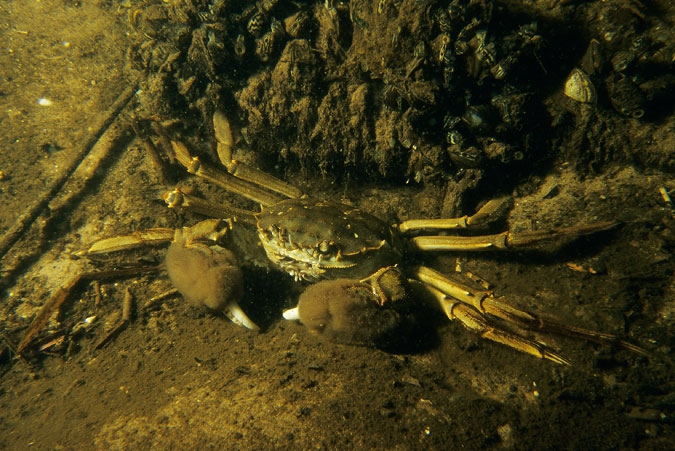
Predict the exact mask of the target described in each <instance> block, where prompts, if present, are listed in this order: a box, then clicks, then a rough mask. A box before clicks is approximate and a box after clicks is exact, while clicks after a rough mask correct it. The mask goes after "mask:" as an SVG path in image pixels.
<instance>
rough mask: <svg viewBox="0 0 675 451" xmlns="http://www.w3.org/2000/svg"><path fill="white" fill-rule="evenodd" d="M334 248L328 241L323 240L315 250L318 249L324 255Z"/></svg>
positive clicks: (332, 243) (333, 244)
mask: <svg viewBox="0 0 675 451" xmlns="http://www.w3.org/2000/svg"><path fill="white" fill-rule="evenodd" d="M334 246H335V243H334V242H332V241H328V240H323V241H322V242H320V243H319V245H318V246H317V249H319V252H321V253H322V254H326V253H328V251H330V250H331V249H332V248H333V247H334Z"/></svg>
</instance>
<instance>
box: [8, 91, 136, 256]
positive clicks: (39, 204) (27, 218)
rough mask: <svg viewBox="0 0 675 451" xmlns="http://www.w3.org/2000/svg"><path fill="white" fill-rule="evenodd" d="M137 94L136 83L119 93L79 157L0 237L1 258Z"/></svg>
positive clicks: (79, 153)
mask: <svg viewBox="0 0 675 451" xmlns="http://www.w3.org/2000/svg"><path fill="white" fill-rule="evenodd" d="M135 94H136V84H133V85H132V86H130V87H128V88H127V89H125V90H124V91H123V92H122V93H121V94H120V95H119V97H118V98H117V100H116V101H115V103H114V104H113V105H112V106H111V107H110V109H109V110H108V111H107V112H106V114H105V118H104V119H103V120H102V122H101V123H100V124H99V126H98V127H95V132H94V134H93V136H92V137H91V139H89V140H88V141H87V142H86V143H85V145H84V146H82V149H80V151H79V152H78V154H77V157H76V158H75V159H74V160H73V161H72V162H71V163H70V165H69V166H68V167H67V168H66V169H65V170H64V171H63V172H62V173H61V175H60V176H59V177H57V178H56V180H54V181H53V182H52V183H51V184H50V185H49V187H48V189H47V191H46V193H45V194H44V195H43V196H42V197H41V198H40V199H38V200H37V201H36V202H35V203H33V205H31V206H29V207H28V209H27V210H26V212H25V213H23V214H22V215H21V216H19V218H18V219H17V220H16V222H15V223H14V225H12V227H10V228H9V230H8V231H7V232H6V233H5V234H4V236H3V237H2V238H1V239H0V258H2V257H4V255H5V254H6V253H7V251H9V249H11V248H12V246H14V244H15V243H16V242H17V241H18V240H19V238H20V237H21V235H23V233H24V232H25V231H26V230H27V229H28V227H30V225H31V224H32V223H33V222H34V221H35V219H36V218H37V217H38V216H39V215H40V213H42V211H43V210H44V209H45V207H47V205H48V204H49V203H50V201H51V200H52V199H53V198H54V197H55V196H56V195H57V194H58V192H59V191H60V190H61V188H63V185H65V183H66V182H67V181H68V179H69V178H70V177H71V175H72V174H73V173H74V172H75V170H76V169H77V168H78V166H79V165H80V163H82V161H83V160H84V159H85V157H86V156H87V155H88V154H89V152H90V151H91V150H92V149H93V147H94V146H95V145H96V143H97V142H98V141H99V140H100V139H101V137H102V136H103V134H104V133H105V132H106V131H107V130H108V128H109V127H110V126H111V124H112V123H113V121H114V120H115V119H116V118H117V116H118V115H119V114H120V112H121V111H122V110H123V109H124V107H126V106H127V104H128V103H129V101H130V100H131V99H132V98H133V96H134V95H135Z"/></svg>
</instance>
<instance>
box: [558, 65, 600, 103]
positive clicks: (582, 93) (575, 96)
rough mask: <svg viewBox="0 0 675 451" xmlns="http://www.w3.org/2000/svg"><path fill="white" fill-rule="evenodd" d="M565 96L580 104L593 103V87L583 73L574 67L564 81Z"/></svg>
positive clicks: (594, 97)
mask: <svg viewBox="0 0 675 451" xmlns="http://www.w3.org/2000/svg"><path fill="white" fill-rule="evenodd" d="M564 92H565V95H566V96H567V97H569V98H570V99H572V100H576V101H577V102H581V103H595V99H596V96H595V86H593V82H592V81H591V79H590V78H589V77H588V75H586V73H585V72H584V71H582V70H581V69H579V68H577V67H575V68H574V69H572V72H570V75H569V77H567V81H565V91H564Z"/></svg>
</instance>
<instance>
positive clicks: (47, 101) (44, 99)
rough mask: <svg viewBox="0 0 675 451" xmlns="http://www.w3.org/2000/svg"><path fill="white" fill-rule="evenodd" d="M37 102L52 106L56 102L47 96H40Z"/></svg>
mask: <svg viewBox="0 0 675 451" xmlns="http://www.w3.org/2000/svg"><path fill="white" fill-rule="evenodd" d="M37 103H38V105H41V106H52V105H54V102H52V101H51V100H49V99H47V98H45V97H40V98H39V99H38V101H37Z"/></svg>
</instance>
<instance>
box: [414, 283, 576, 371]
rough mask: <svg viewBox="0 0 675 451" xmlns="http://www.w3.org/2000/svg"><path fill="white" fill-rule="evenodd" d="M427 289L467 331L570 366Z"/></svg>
mask: <svg viewBox="0 0 675 451" xmlns="http://www.w3.org/2000/svg"><path fill="white" fill-rule="evenodd" d="M426 288H427V290H428V291H429V292H430V293H431V294H432V295H433V296H434V297H435V298H436V300H437V301H438V303H439V305H440V306H441V307H442V308H443V311H444V312H445V314H446V315H447V316H448V318H450V319H451V320H455V319H457V320H459V321H460V322H461V323H462V324H463V325H464V326H465V327H466V328H467V329H469V330H471V331H473V332H476V333H477V334H479V335H480V336H481V337H483V338H487V339H488V340H492V341H494V342H497V343H501V344H503V345H506V346H509V347H511V348H513V349H516V350H518V351H521V352H524V353H526V354H530V355H533V356H535V357H538V358H540V359H546V360H550V361H552V362H555V363H559V364H561V365H569V364H570V361H569V360H567V359H565V358H564V357H562V356H561V355H559V354H557V353H556V352H554V351H553V350H552V349H551V348H549V347H548V346H546V345H545V344H543V343H539V342H538V341H534V340H530V339H527V338H525V337H521V336H520V335H517V334H515V333H513V332H508V331H506V330H502V329H499V328H497V327H495V326H493V325H491V324H489V323H488V322H487V320H486V319H485V317H484V316H483V315H481V314H480V313H478V312H477V311H476V310H474V309H473V308H472V307H471V306H469V305H467V304H464V303H462V302H460V301H458V300H455V299H452V298H451V297H450V296H448V295H446V294H445V293H443V292H442V291H440V290H438V289H436V288H434V287H432V286H427V287H426Z"/></svg>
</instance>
